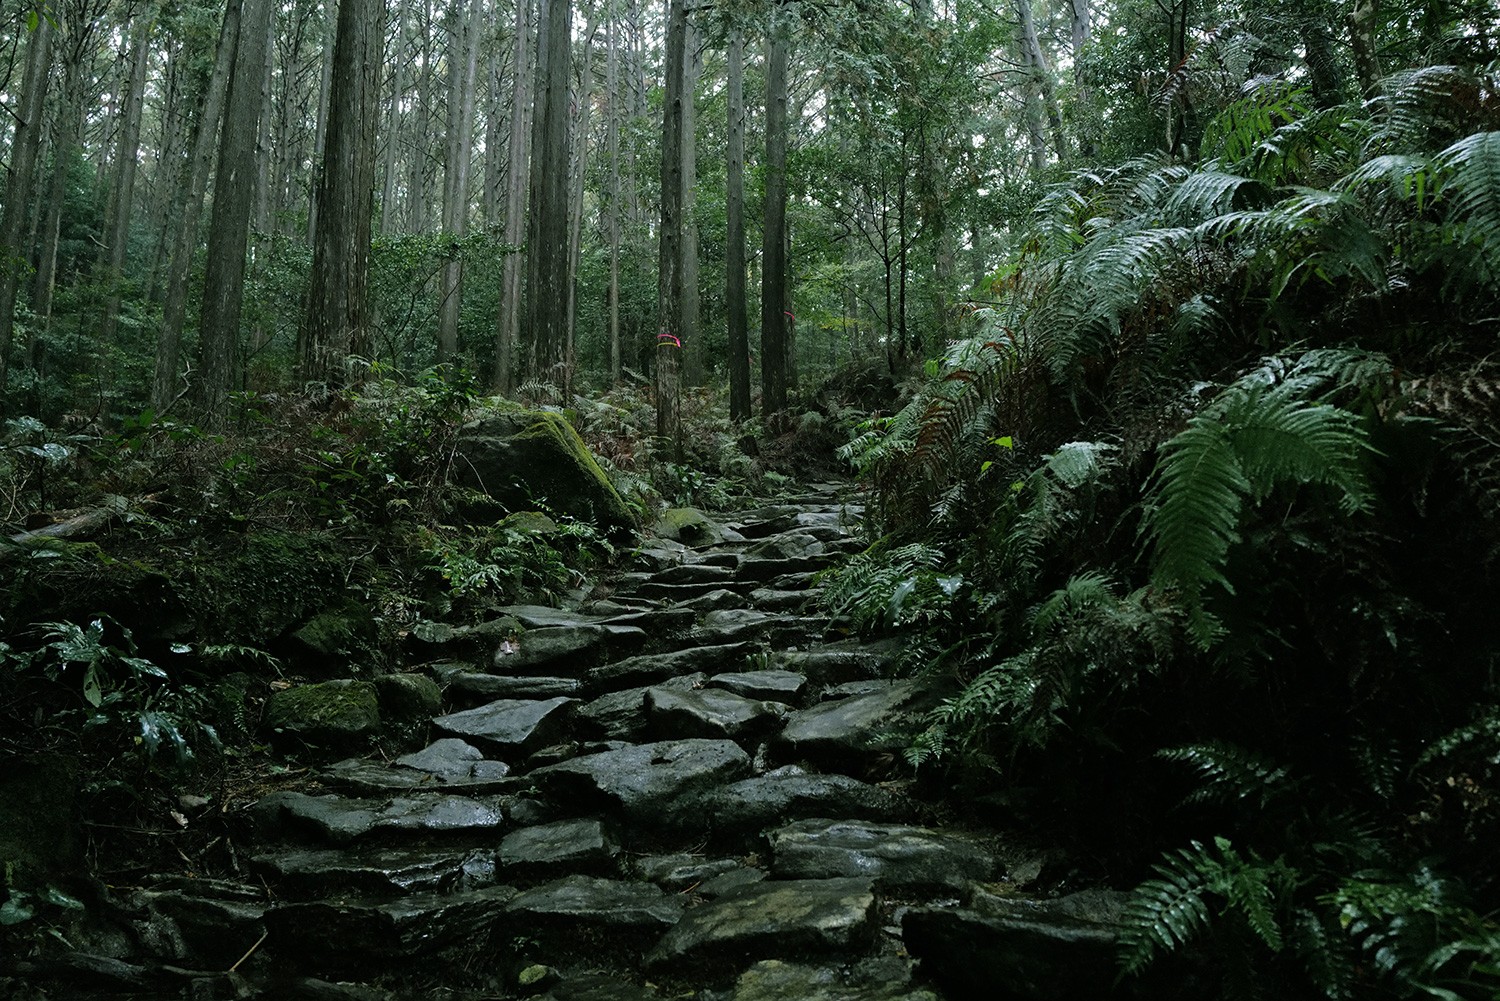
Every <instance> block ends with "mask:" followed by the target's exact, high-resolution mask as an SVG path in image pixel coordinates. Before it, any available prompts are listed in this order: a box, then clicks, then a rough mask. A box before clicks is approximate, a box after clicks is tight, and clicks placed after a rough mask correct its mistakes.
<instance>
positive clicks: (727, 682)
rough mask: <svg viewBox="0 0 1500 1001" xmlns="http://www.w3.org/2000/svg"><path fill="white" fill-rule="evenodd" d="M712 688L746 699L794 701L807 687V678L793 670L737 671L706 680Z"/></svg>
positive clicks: (789, 702)
mask: <svg viewBox="0 0 1500 1001" xmlns="http://www.w3.org/2000/svg"><path fill="white" fill-rule="evenodd" d="M708 684H709V686H710V687H712V688H723V689H725V690H726V691H731V692H733V693H734V694H736V695H743V696H744V697H745V698H747V699H763V700H765V701H767V702H783V703H788V704H791V703H795V702H796V701H797V699H798V697H799V696H800V695H801V694H802V690H803V689H804V688H806V687H807V679H806V678H805V677H803V676H802V675H800V674H798V673H797V672H795V671H738V672H733V673H730V674H716V675H714V676H713V677H712V678H710V679H709V680H708Z"/></svg>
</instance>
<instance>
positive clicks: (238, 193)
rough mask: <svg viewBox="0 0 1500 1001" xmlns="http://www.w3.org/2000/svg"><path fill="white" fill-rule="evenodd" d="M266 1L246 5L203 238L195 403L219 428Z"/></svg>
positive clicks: (241, 273)
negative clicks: (204, 268)
mask: <svg viewBox="0 0 1500 1001" xmlns="http://www.w3.org/2000/svg"><path fill="white" fill-rule="evenodd" d="M271 8H272V3H271V0H244V3H243V4H242V6H241V8H240V18H241V20H240V30H239V40H238V44H237V45H236V46H235V57H234V67H233V69H232V70H231V71H230V75H229V91H228V97H227V98H226V101H225V106H224V130H223V135H222V136H221V138H220V141H219V166H218V171H217V173H216V174H215V178H214V207H213V216H212V220H211V222H210V224H209V231H208V270H207V272H206V273H205V275H204V280H203V289H204V291H203V312H202V322H201V323H200V324H199V330H198V402H199V404H200V405H201V406H202V407H203V409H204V411H206V412H207V414H208V418H209V421H210V423H213V422H218V421H221V420H222V419H223V417H224V415H225V414H224V412H225V406H226V404H227V402H228V398H229V393H230V392H231V391H232V390H233V389H234V388H235V385H236V383H237V381H238V379H239V364H240V350H239V349H240V312H241V309H242V307H243V305H244V292H245V249H246V243H247V238H248V236H249V233H250V197H251V193H252V192H251V183H250V181H251V177H252V175H253V173H254V171H255V143H256V134H257V132H258V129H259V122H260V110H261V100H260V87H261V75H262V73H263V71H264V68H265V50H264V46H265V44H266V25H267V22H268V20H269V19H270V17H271Z"/></svg>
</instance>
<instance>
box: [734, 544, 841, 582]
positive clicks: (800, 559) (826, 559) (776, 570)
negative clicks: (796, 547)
mask: <svg viewBox="0 0 1500 1001" xmlns="http://www.w3.org/2000/svg"><path fill="white" fill-rule="evenodd" d="M818 546H819V548H822V543H818ZM833 561H834V557H833V556H831V555H817V556H795V557H790V558H787V559H779V558H774V557H766V558H755V557H747V558H746V559H745V561H744V562H743V563H741V564H740V565H739V567H738V568H736V570H735V577H736V579H738V580H748V581H771V580H775V579H776V578H777V577H781V576H782V575H784V574H804V573H814V572H816V571H818V570H822V569H824V568H825V567H828V566H830V565H832V563H833Z"/></svg>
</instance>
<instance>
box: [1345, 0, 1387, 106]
mask: <svg viewBox="0 0 1500 1001" xmlns="http://www.w3.org/2000/svg"><path fill="white" fill-rule="evenodd" d="M1379 23H1380V0H1355V4H1354V9H1353V10H1351V11H1350V12H1349V43H1350V46H1351V48H1353V50H1354V75H1355V76H1356V77H1358V78H1359V92H1360V93H1361V94H1363V95H1364V96H1365V97H1366V98H1369V97H1373V96H1374V95H1375V92H1376V90H1377V89H1379V86H1380V78H1381V76H1382V73H1381V69H1380V49H1379V46H1378V40H1377V38H1376V29H1377V27H1378V26H1379Z"/></svg>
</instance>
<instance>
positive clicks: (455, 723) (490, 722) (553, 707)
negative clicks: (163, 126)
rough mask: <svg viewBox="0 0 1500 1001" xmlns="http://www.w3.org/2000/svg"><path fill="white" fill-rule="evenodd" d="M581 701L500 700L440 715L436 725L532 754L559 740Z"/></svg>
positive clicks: (563, 699) (492, 743)
mask: <svg viewBox="0 0 1500 1001" xmlns="http://www.w3.org/2000/svg"><path fill="white" fill-rule="evenodd" d="M577 701H578V700H577V699H571V698H567V697H558V698H555V699H498V700H496V701H494V702H489V703H486V704H485V705H482V706H479V707H478V708H477V709H465V710H464V711H463V712H457V713H451V714H449V715H447V716H439V717H438V718H437V719H435V720H433V721H432V725H433V726H435V727H437V728H438V729H439V730H442V731H443V732H445V733H451V734H454V735H455V736H458V737H462V738H467V739H470V740H475V741H482V742H483V743H484V744H486V745H488V746H491V747H495V748H498V749H500V750H501V751H522V752H524V751H532V750H535V749H536V748H538V747H545V746H546V745H547V744H553V743H556V742H557V741H558V739H559V738H560V737H561V736H562V735H563V733H564V732H565V729H566V723H567V718H568V715H569V711H570V709H571V707H572V706H573V705H574V704H575V703H576V702H577Z"/></svg>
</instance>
